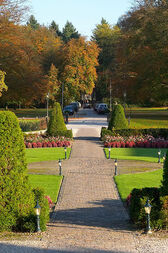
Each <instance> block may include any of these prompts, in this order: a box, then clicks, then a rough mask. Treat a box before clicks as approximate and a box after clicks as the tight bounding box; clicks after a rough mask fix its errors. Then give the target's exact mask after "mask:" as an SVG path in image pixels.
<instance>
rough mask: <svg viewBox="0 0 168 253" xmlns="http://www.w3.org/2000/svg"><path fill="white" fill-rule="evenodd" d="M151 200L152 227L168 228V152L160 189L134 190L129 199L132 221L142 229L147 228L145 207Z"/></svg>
mask: <svg viewBox="0 0 168 253" xmlns="http://www.w3.org/2000/svg"><path fill="white" fill-rule="evenodd" d="M147 199H149V200H150V203H151V205H152V209H151V215H150V216H151V227H152V228H155V229H161V228H163V229H167V228H168V152H167V154H166V160H165V164H164V168H163V181H162V186H161V187H160V188H155V187H152V188H143V189H133V190H132V192H131V194H130V195H129V196H128V197H127V204H128V206H129V213H130V217H131V220H132V221H133V222H134V223H135V224H136V225H138V227H140V228H144V227H146V214H145V211H144V205H145V203H146V201H147Z"/></svg>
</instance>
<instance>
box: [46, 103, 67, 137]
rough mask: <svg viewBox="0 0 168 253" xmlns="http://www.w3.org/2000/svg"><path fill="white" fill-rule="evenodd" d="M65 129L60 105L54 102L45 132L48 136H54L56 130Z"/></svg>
mask: <svg viewBox="0 0 168 253" xmlns="http://www.w3.org/2000/svg"><path fill="white" fill-rule="evenodd" d="M66 130H67V128H66V125H65V122H64V118H63V114H62V110H61V106H60V104H59V103H55V104H54V107H53V110H52V113H51V116H50V120H49V123H48V129H47V134H48V135H50V136H56V133H57V132H58V131H66Z"/></svg>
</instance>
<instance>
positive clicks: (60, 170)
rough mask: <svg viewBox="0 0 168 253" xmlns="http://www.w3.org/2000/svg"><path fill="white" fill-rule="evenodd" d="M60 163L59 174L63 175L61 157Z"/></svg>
mask: <svg viewBox="0 0 168 253" xmlns="http://www.w3.org/2000/svg"><path fill="white" fill-rule="evenodd" d="M58 164H59V175H60V176H61V175H62V164H61V159H59V161H58Z"/></svg>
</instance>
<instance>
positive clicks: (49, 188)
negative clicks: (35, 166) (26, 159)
mask: <svg viewBox="0 0 168 253" xmlns="http://www.w3.org/2000/svg"><path fill="white" fill-rule="evenodd" d="M62 178H63V177H62V176H55V175H29V179H30V183H31V185H32V186H33V187H41V188H43V189H44V191H45V195H47V196H50V198H51V199H52V201H53V202H56V200H57V197H58V194H59V189H60V186H61V182H62Z"/></svg>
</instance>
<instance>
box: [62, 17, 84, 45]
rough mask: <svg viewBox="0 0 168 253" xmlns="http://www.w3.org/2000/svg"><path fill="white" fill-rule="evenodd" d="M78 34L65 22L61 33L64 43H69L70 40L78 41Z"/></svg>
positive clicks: (71, 25)
mask: <svg viewBox="0 0 168 253" xmlns="http://www.w3.org/2000/svg"><path fill="white" fill-rule="evenodd" d="M79 37H80V34H79V33H78V32H77V31H76V29H75V27H74V26H73V24H72V23H71V22H69V21H67V22H66V24H65V26H64V28H63V31H62V38H63V41H64V42H65V43H67V42H68V41H70V40H71V39H73V38H74V39H78V38H79Z"/></svg>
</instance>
